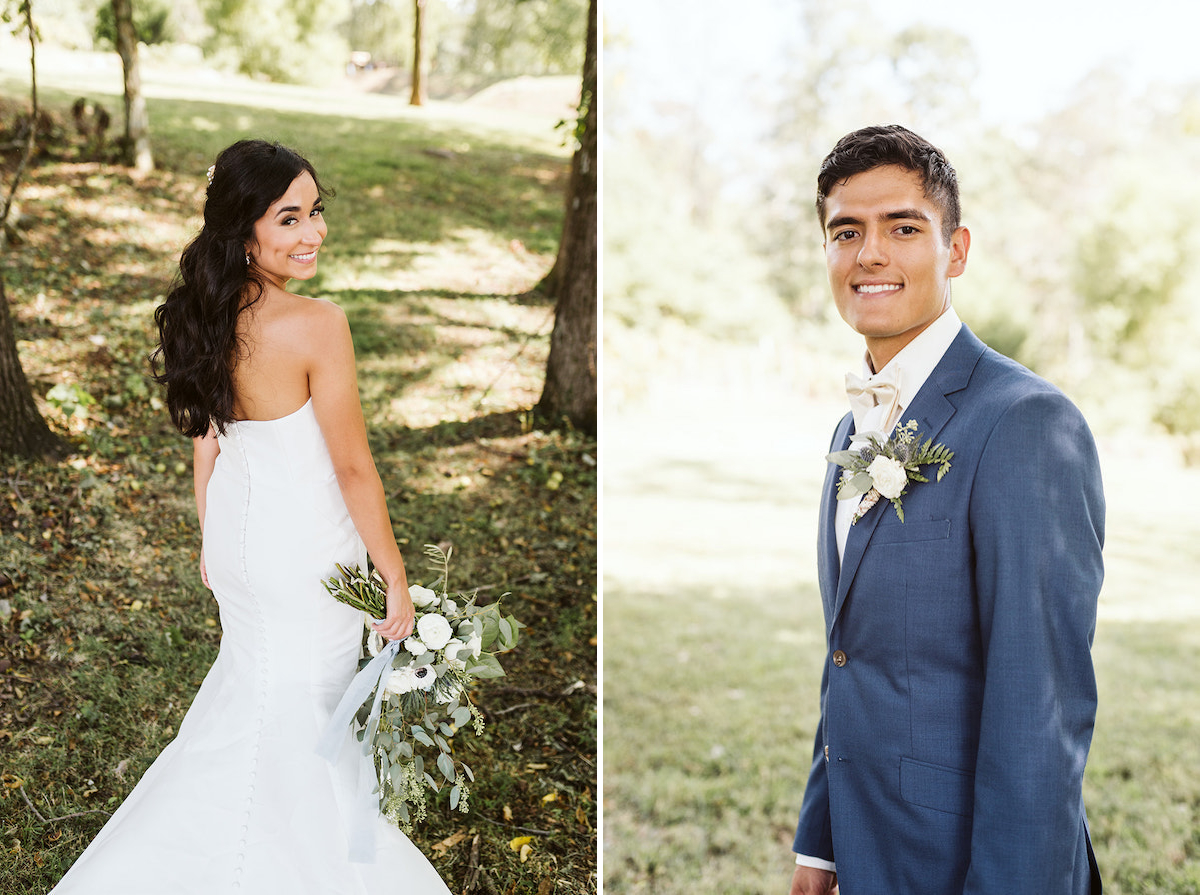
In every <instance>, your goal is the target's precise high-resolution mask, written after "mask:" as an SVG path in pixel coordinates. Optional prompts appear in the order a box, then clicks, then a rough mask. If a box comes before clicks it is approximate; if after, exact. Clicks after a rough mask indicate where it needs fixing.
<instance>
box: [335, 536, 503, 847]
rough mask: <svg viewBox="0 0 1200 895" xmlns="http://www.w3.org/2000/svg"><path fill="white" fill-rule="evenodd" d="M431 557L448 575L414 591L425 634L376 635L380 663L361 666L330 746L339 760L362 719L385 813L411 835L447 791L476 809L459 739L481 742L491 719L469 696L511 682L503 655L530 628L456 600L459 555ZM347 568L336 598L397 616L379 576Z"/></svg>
mask: <svg viewBox="0 0 1200 895" xmlns="http://www.w3.org/2000/svg"><path fill="white" fill-rule="evenodd" d="M425 555H426V556H428V557H429V558H430V560H431V564H432V566H433V568H435V569H436V570H437V571H438V572H439V573H440V574H439V577H438V580H437V581H435V582H434V587H433V588H428V587H422V586H420V585H411V586H410V587H409V589H408V590H409V594H410V595H411V596H412V600H413V606H414V607H415V609H416V629H415V630H414V631H413V633H412V634H410V635H409V636H408V637H406V638H405V639H404V640H393V641H391V642H385V641H384V638H383V637H382V636H381V635H380V634H378V633H377V632H375V631H369V633H368V634H367V635H366V647H367V652H368V653H369V654H370V656H369V658H364V659H363V661H362V662H361V663H360V669H359V673H358V675H357V676H356V677H355V679H354V681H353V682H351V685H350V688H349V689H348V690H347V692H346V695H345V697H343V699H342V704H341V705H339V707H338V709H337V711H335V713H334V718H333V720H332V721H331V722H330V727H329V729H328V730H327V731H326V736H325V738H324V739H323V744H322V747H321V751H326V752H336V745H334V743H335V742H336V741H337V739H338V738H340V737H341V736H342V735H344V731H345V728H346V725H347V724H349V723H350V721H351V716H352V717H353V720H354V721H355V722H356V726H357V727H358V730H357V737H358V740H359V742H360V743H362V745H363V753H364V754H365V755H369V756H371V757H372V759H373V762H374V766H375V776H376V779H377V781H378V789H377V792H378V794H379V810H380V811H381V812H382V813H383V815H384V816H385V817H387V818H388V819H389V820H390V821H392V822H393V823H395V824H396V825H397V826H398V827H400V828H401V829H403V830H404V831H405V832H411V831H412V827H413V824H414V823H416V822H418V821H421V820H423V819H424V818H425V814H426V806H427V799H428V793H429V792H430V791H433V792H435V793H437V792H441V790H442V787H443V786H449V787H450V807H451V809H454V808H457V809H459V810H461V811H466V810H467V797H468V795H469V794H470V783H471V782H473V781H474V779H475V775H474V774H473V773H472V771H471V768H470V767H468V766H467V764H466V763H465V762H462V761H460V760H458V759H456V758H455V756H454V751H453V748H452V747H451V740H452V739H453V738H454V735H455V734H456V733H457V732H458V731H459V730H461V729H462V728H464V727H467V726H468V725H470V726H472V727H473V728H474V730H475V733H476V735H480V734H482V733H483V715H482V713H481V712H480V711H479V709H478V708H477V707H476V706H475V704H474V703H473V702H471V699H470V696H469V692H470V688H471V685H472V684H473V683H474V682H475V681H476V680H478V679H481V678H495V677H501V676H502V675H503V674H504V669H503V668H501V667H500V662H499V661H498V660H497V659H496V654H497V653H502V652H507V651H508V650H510V649H512V648H513V647H514V646H516V644H517V639H518V636H519V632H520V629H521V628H522V627H524V625H522V624H521V623H520V622H519V621H517V620H516V619H515V618H514V617H513V616H511V615H508V616H505V615H501V613H500V609H499V608H498V606H497V604H495V603H492V604H489V605H487V606H477V605H476V603H475V596H474V595H471V596H469V597H467V596H464V595H463V594H456V595H455V596H456V597H457V599H451V597H450V595H449V593H448V589H447V583H448V581H449V577H450V576H449V566H450V557H449V555H448V554H447V553H445V552H443V551H442V550H440V549H439V548H437V547H435V546H432V545H428V546H426V548H425ZM337 569H338V572H339V573H340V575H341V577H335V578H330V579H328V580H325V581H322V584H324V585H325V589H326V590H328V591H329V593H330V594H331V595H332V596H333V597H335V598H336V599H338V600H340V601H341V602H343V603H346V604H348V605H350V606H353V607H354V608H355V609H361V610H363V611H364V612H366V613H367V614H368V615H369V616H371V617H373V618H376V619H381V618H383V617H384V616H385V615H386V614H387V610H386V608H385V595H386V586H385V585H384V583H383V580H382V579H381V578H380V577H379V575H378V573H377V572H375V571H374V570H372V571H371V572H370V574H364V573H363V572H362V571H361V570H360V569H359V568H358V566H354V567H353V568H350V569H347V568H345V567H343V566H341V565H339V566H338V567H337ZM439 589H440V593H439ZM435 772H436V773H435Z"/></svg>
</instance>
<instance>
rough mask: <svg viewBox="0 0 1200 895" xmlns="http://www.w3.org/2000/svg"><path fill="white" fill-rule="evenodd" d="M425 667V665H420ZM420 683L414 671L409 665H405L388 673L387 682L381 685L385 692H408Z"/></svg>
mask: <svg viewBox="0 0 1200 895" xmlns="http://www.w3.org/2000/svg"><path fill="white" fill-rule="evenodd" d="M422 667H425V666H422ZM418 686H420V684H419V683H418V681H417V677H416V673H415V671H414V669H413V667H412V666H411V665H405V666H404V667H403V668H397V669H395V670H394V671H393V672H392V673H391V674H389V675H388V679H387V683H386V684H384V685H383V691H384V692H385V693H396V694H403V693H410V692H412V691H413V690H414V689H416V688H417V687H418Z"/></svg>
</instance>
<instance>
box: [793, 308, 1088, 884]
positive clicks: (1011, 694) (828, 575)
mask: <svg viewBox="0 0 1200 895" xmlns="http://www.w3.org/2000/svg"><path fill="white" fill-rule="evenodd" d="M910 419H914V420H916V421H917V423H918V425H919V427H920V428H919V431H920V432H921V435H922V442H923V441H924V439H925V438H932V439H933V441H934V443H935V444H936V443H942V444H944V445H945V446H946V448H947V449H948V450H951V451H954V458H953V461H952V466H951V469H950V471H949V472H948V473H947V474H946V476H945V478H943V479H942V480H941V481H940V482H937V481H935V480H933V478H932V476H931V480H930V481H929V482H928V483H919V482H914V483H910V485H909V489H908V493H907V494H906V495H905V496H904V519H905V521H904V522H903V523H901V522H900V521H899V519H898V518H897V516H896V513H895V510H894V509H893V508H892V505H891V504H890V503H889V502H888V501H886V500H881V501H880V502H879V503H878V504H877V505H876V506H875V507H874V508H873V509H872V510H870V512H868V513H867V515H866V516H864V517H863V518H862V519H861V520H860V521H859V522H858V523H857V524H856V525H854V526H852V527H851V529H850V534H849V537H848V539H847V543H846V548H845V556H844V559H843V562H842V564H841V568H840V571H839V566H838V557H837V547H836V540H835V536H834V513H835V509H836V503H837V499H836V493H835V491H836V478H837V475H838V473H839V471H840V470H839V469H838V468H836V467H834V466H833V465H832V464H831V465H830V468H829V470H828V472H827V476H826V479H825V488H824V493H823V497H822V501H821V520H820V527H819V538H818V574H819V580H820V588H821V599H822V602H823V604H824V610H825V625H826V634H827V638H828V647H829V648H828V653H827V656H826V662H825V671H824V675H823V678H822V682H821V721H820V725H819V727H818V729H817V734H816V747H815V749H814V753H813V763H812V770H811V773H810V776H809V780H808V786H807V789H806V790H805V793H804V801H803V806H802V808H801V811H800V820H799V824H798V826H797V829H796V840H795V850H796V851H797V852H798V853H801V854H806V855H811V856H814V857H822V858H825V859H827V860H833V861H836V862H837V869H838V882H839V885H840V886H841V893H842V895H905V893H918V892H919V893H921V895H951V893H953V895H965V893H971V895H982V893H997V895H1000V893H1003V895H1084V893H1092V892H1099V886H1100V882H1099V874H1098V872H1097V871H1096V867H1095V859H1094V857H1093V856H1092V849H1091V842H1090V840H1089V838H1088V830H1087V821H1086V818H1085V814H1084V806H1083V795H1082V784H1083V769H1084V764H1085V762H1086V760H1087V754H1088V748H1089V746H1090V744H1091V738H1092V726H1093V723H1094V721H1095V713H1096V685H1095V677H1094V674H1093V669H1092V660H1091V643H1092V636H1093V633H1094V630H1095V622H1096V601H1097V597H1098V595H1099V591H1100V584H1101V580H1102V578H1103V564H1102V559H1101V547H1102V546H1103V542H1104V496H1103V491H1102V488H1101V482H1100V467H1099V461H1098V459H1097V455H1096V448H1095V443H1094V441H1093V439H1092V435H1091V432H1090V431H1089V430H1088V427H1087V424H1086V423H1085V422H1084V419H1083V417H1082V415H1081V414H1080V413H1079V411H1078V410H1077V409H1076V407H1075V406H1074V405H1073V404H1072V403H1071V402H1070V401H1069V400H1068V399H1067V398H1066V397H1065V396H1064V395H1063V394H1062V393H1061V392H1059V391H1058V390H1057V389H1055V388H1054V387H1053V386H1051V385H1050V384H1049V383H1047V382H1046V381H1045V380H1043V379H1040V378H1039V377H1037V376H1035V375H1034V374H1033V373H1031V372H1030V371H1029V370H1027V369H1025V368H1024V367H1022V366H1021V365H1019V364H1017V363H1016V362H1014V361H1011V360H1009V359H1008V358H1006V357H1003V356H1002V355H1000V354H997V353H996V352H995V351H992V350H991V349H990V348H988V347H986V346H985V345H984V344H983V343H982V342H981V341H979V339H977V338H976V337H975V335H974V334H973V333H971V331H970V330H969V329H968V328H967V327H966V326H964V327H963V328H962V330H961V331H960V332H959V334H958V336H957V337H956V338H955V340H954V342H953V343H952V344H951V346H950V348H949V349H948V351H947V352H946V354H945V356H944V357H943V358H942V360H941V362H940V363H939V364H938V366H937V367H936V368H935V369H934V371H933V373H932V374H931V375H930V377H929V379H928V380H927V381H926V383H925V385H924V386H923V387H922V389H921V391H920V392H919V393H918V394H917V395H916V397H915V398H914V399H913V401H912V404H911V406H909V407H908V408H906V409H905V410H904V412H903V413H902V414H901V422H903V423H906V422H908V421H909V420H910ZM852 424H853V421H852V418H851V417H850V416H849V415H847V416H846V417H845V418H844V419H843V420H842V421H841V423H840V425H839V426H838V428H837V432H836V434H835V436H834V439H833V444H832V449H833V450H841V449H844V448H845V447H847V446H848V444H849V437H850V434H851V431H852ZM835 659H836V661H835Z"/></svg>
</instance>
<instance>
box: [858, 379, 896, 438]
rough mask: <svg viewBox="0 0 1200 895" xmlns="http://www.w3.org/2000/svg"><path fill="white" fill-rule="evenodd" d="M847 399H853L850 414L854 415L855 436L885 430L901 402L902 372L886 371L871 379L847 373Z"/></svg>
mask: <svg viewBox="0 0 1200 895" xmlns="http://www.w3.org/2000/svg"><path fill="white" fill-rule="evenodd" d="M846 397H848V398H849V399H850V411H851V413H853V414H854V431H855V432H859V433H862V432H866V431H870V430H872V429H878V430H883V429H885V427H886V426H887V422H888V420H889V419H890V418H891V416H892V414H893V412H894V411H895V409H896V405H897V403H898V402H899V400H900V371H899V369H897V368H895V367H893V368H892V369H891V370H884V371H883V372H882V373H876V374H875V375H874V376H872V377H871V378H870V379H863V378H861V377H859V376H855V375H854V374H853V373H847V374H846ZM876 407H878V408H881V410H876V409H875V408H876Z"/></svg>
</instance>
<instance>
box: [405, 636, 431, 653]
mask: <svg viewBox="0 0 1200 895" xmlns="http://www.w3.org/2000/svg"><path fill="white" fill-rule="evenodd" d="M404 648H405V649H406V650H408V651H409V652H410V653H412V654H413V655H414V656H419V655H421V653H423V652H425V649H426V647H425V644H424V643H422V642H421V638H420V637H418V636H417V635H416V634H409V635H408V636H407V637H405V638H404Z"/></svg>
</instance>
